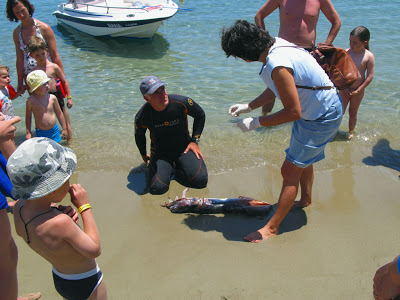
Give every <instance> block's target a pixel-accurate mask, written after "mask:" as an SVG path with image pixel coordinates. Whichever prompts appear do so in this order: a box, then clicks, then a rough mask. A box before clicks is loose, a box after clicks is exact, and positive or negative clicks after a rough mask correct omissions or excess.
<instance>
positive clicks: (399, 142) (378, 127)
mask: <svg viewBox="0 0 400 300" xmlns="http://www.w3.org/2000/svg"><path fill="white" fill-rule="evenodd" d="M5 2H6V1H2V4H1V5H0V8H1V9H2V10H3V11H4V10H5ZM31 2H32V3H33V4H34V5H35V7H36V11H35V14H34V17H35V18H37V19H39V20H41V21H44V22H46V23H48V24H49V25H50V26H51V27H52V29H53V31H54V33H55V35H56V39H57V47H58V51H59V53H60V56H61V58H62V61H63V64H64V68H65V72H66V76H67V78H68V81H69V83H70V86H71V90H72V96H73V101H74V106H73V108H72V109H71V110H70V116H71V122H72V128H73V142H72V143H71V144H70V147H71V148H72V149H74V151H75V152H76V153H77V156H78V169H79V170H84V171H90V170H93V171H97V170H108V171H110V170H116V171H123V172H127V174H128V173H129V172H130V171H131V170H140V169H141V165H142V160H141V158H140V155H139V153H138V150H137V148H136V144H135V140H134V117H135V114H136V112H137V111H138V110H139V108H140V107H141V105H143V103H144V100H143V98H142V96H141V94H140V91H139V88H138V87H139V83H140V81H141V79H142V78H143V77H145V76H147V75H157V76H159V77H160V78H161V79H162V80H163V81H165V82H166V83H167V84H168V87H167V90H168V92H169V93H178V94H183V95H187V96H190V97H192V98H193V99H194V100H195V101H196V102H198V103H199V104H200V105H201V106H202V107H203V109H204V110H205V112H206V115H207V120H206V126H205V129H204V132H203V135H202V139H201V143H200V147H201V149H202V151H203V153H204V155H205V158H206V163H207V167H208V170H209V172H210V173H212V174H219V173H223V172H229V171H230V170H233V169H236V168H243V167H246V168H253V167H256V166H260V165H272V166H276V167H279V166H280V165H281V164H282V162H283V160H284V157H285V153H284V149H285V148H286V147H287V146H288V144H289V139H290V128H291V124H284V125H280V126H275V127H271V128H262V129H259V130H256V131H254V132H249V133H242V132H241V131H240V130H239V129H238V128H237V127H236V122H235V119H234V118H232V117H231V116H229V115H228V108H229V107H230V105H232V104H235V103H247V102H249V101H251V100H252V99H254V98H255V97H257V96H258V95H259V94H260V93H261V92H262V91H263V90H264V89H265V86H264V83H263V82H262V80H261V79H260V78H259V77H258V72H259V69H260V68H261V64H260V63H245V62H243V61H241V60H236V59H233V58H229V59H227V58H226V57H225V55H224V53H223V51H222V50H221V47H220V32H221V29H222V28H223V27H224V26H230V25H231V24H232V23H233V22H234V21H235V20H236V19H246V20H249V21H253V18H254V15H255V13H256V12H257V10H258V9H259V8H260V7H261V6H262V5H263V3H264V1H246V2H244V1H238V0H231V1H225V0H220V1H209V0H196V1H194V0H183V1H182V0H181V1H180V2H178V4H179V6H180V7H181V8H183V9H181V10H179V12H178V13H177V14H176V15H175V16H174V17H173V18H172V19H169V20H167V21H166V22H165V23H164V24H163V25H162V26H161V27H160V29H159V31H158V33H157V34H156V35H155V36H154V38H153V39H148V40H137V39H136V40H135V39H125V38H118V39H113V38H107V37H106V38H95V37H91V36H87V35H85V34H83V33H80V32H77V31H75V30H74V29H71V28H68V27H63V26H61V25H58V24H57V19H56V18H55V17H54V16H53V15H52V13H53V11H54V10H56V8H57V5H58V4H59V3H61V1H51V2H49V1H46V0H31ZM332 2H333V5H334V6H335V8H336V10H337V11H338V13H339V15H340V17H341V20H342V28H341V30H340V32H339V34H338V36H337V37H336V40H335V42H334V44H335V45H336V46H339V47H343V48H347V47H348V39H349V33H350V31H351V30H352V29H353V28H355V27H356V26H359V25H364V26H366V27H368V28H369V30H370V31H371V41H370V47H371V51H372V52H373V53H374V55H375V59H376V68H375V77H374V80H373V82H372V83H371V84H370V85H369V86H368V88H367V90H366V94H365V97H364V99H363V102H362V104H361V107H360V109H359V113H358V124H357V128H356V137H355V138H354V140H352V141H347V140H346V139H345V133H344V132H345V131H347V129H348V127H347V122H348V115H347V113H346V115H345V117H344V119H343V123H342V126H341V132H339V134H338V135H337V137H336V138H335V139H334V140H333V141H332V142H331V143H329V145H328V146H327V148H326V151H325V152H326V159H325V160H323V161H321V162H319V163H318V164H316V165H315V170H316V171H317V172H323V171H326V170H333V169H337V168H341V167H352V166H363V165H369V166H374V165H385V166H387V167H388V168H389V169H391V170H395V171H400V151H399V149H400V134H399V128H400V118H399V108H400V89H399V83H398V81H399V77H400V76H399V75H400V71H399V67H400V63H399V61H400V50H399V49H400V29H399V26H398V16H397V13H396V12H397V10H398V7H399V5H400V1H398V0H396V1H391V2H386V3H385V5H382V4H381V3H380V2H379V1H372V0H364V1H360V0H355V1H345V0H333V1H332ZM396 20H397V21H396ZM1 24H2V26H1V27H0V39H1V46H0V47H1V48H0V49H1V51H0V63H1V64H5V65H8V66H9V67H10V68H11V77H12V83H13V84H14V86H16V85H17V75H16V71H15V50H14V49H15V48H14V43H13V41H12V31H13V29H14V28H15V27H16V26H17V25H18V24H17V23H13V22H9V21H8V20H7V19H6V16H5V13H4V14H3V17H2V21H1ZM266 26H267V29H268V30H269V31H270V33H271V34H272V35H275V36H276V35H277V34H278V28H279V19H278V11H276V12H274V13H273V14H272V15H271V16H269V17H268V18H267V19H266ZM329 28H330V23H329V22H328V21H327V20H326V18H325V17H324V16H323V15H322V14H321V15H320V20H319V23H318V28H317V29H318V31H317V42H324V41H325V38H326V36H327V33H328V31H329ZM26 97H27V94H26V95H24V96H23V97H21V98H19V99H17V100H15V101H14V102H13V103H14V107H15V111H16V114H17V115H19V116H21V118H22V121H21V123H19V124H18V127H17V128H18V130H17V133H16V141H17V143H21V142H22V141H23V140H24V138H25V125H24V119H25V118H24V116H25V99H26ZM280 108H282V105H281V104H280V102H279V101H277V102H276V105H275V108H274V111H277V110H279V109H280ZM259 113H260V111H254V112H252V113H250V114H248V116H257V115H258V114H259Z"/></svg>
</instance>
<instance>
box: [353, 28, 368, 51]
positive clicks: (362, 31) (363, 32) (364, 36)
mask: <svg viewBox="0 0 400 300" xmlns="http://www.w3.org/2000/svg"><path fill="white" fill-rule="evenodd" d="M350 35H354V36H356V37H358V38H359V39H360V41H361V42H367V44H366V45H365V49H367V50H369V39H370V33H369V30H368V28H367V27H364V26H358V27H356V28H354V29H353V31H352V32H350Z"/></svg>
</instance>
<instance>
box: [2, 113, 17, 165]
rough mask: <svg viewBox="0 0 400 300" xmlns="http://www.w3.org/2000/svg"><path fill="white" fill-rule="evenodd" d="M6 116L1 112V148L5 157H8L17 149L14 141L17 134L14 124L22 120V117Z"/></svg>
mask: <svg viewBox="0 0 400 300" xmlns="http://www.w3.org/2000/svg"><path fill="white" fill-rule="evenodd" d="M5 118H6V117H5V116H4V115H3V114H1V113H0V150H1V152H2V153H3V155H4V157H5V158H6V159H8V158H9V157H10V155H11V154H12V153H13V152H14V150H15V143H14V141H13V139H14V136H15V130H16V128H15V126H14V124H15V123H17V122H19V121H21V118H20V117H18V116H14V117H13V118H11V119H9V120H6V119H5Z"/></svg>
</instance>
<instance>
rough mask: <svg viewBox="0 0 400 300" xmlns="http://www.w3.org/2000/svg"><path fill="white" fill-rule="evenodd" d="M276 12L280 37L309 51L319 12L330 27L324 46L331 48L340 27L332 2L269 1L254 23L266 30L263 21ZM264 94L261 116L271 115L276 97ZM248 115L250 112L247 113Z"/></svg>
mask: <svg viewBox="0 0 400 300" xmlns="http://www.w3.org/2000/svg"><path fill="white" fill-rule="evenodd" d="M277 8H279V21H280V26H279V35H278V36H279V37H280V38H283V39H285V40H287V41H289V42H291V43H294V44H296V45H298V46H300V47H304V48H306V49H311V47H312V45H314V44H315V41H316V35H317V23H318V18H319V12H320V11H322V13H323V14H324V15H325V17H326V18H327V19H328V21H329V22H330V23H331V24H332V26H331V29H330V31H329V34H328V37H327V39H326V41H325V43H326V44H332V43H333V40H334V39H335V37H336V35H337V34H338V32H339V29H340V26H341V25H342V23H341V21H340V18H339V15H338V14H337V12H336V10H335V9H334V7H333V5H332V2H331V0H268V1H267V2H266V3H265V4H264V5H263V6H262V7H261V8H260V10H259V11H258V12H257V13H256V16H255V18H254V19H255V23H256V24H257V26H259V27H261V28H262V29H264V30H265V24H264V18H266V17H267V16H269V15H270V14H271V13H272V12H273V11H275V10H276V9H277ZM265 92H266V93H264V95H265V98H264V99H260V100H263V101H265V104H264V105H263V107H262V112H263V114H264V115H265V114H267V113H269V112H271V110H272V108H273V107H274V103H275V96H274V95H273V93H272V92H271V90H269V89H267V90H266V91H265ZM249 111H251V110H249Z"/></svg>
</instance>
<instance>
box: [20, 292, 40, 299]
mask: <svg viewBox="0 0 400 300" xmlns="http://www.w3.org/2000/svg"><path fill="white" fill-rule="evenodd" d="M41 296H42V294H41V293H40V292H37V293H31V294H28V295H24V296H19V297H18V298H17V300H36V299H39V298H40V297H41Z"/></svg>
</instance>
